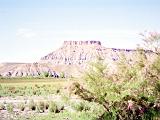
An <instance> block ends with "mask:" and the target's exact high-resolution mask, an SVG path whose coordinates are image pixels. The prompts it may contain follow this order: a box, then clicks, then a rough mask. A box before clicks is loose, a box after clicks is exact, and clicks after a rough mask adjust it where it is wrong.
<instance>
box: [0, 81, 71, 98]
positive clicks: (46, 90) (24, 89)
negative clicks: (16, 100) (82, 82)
mask: <svg viewBox="0 0 160 120" xmlns="http://www.w3.org/2000/svg"><path fill="white" fill-rule="evenodd" d="M72 81H73V80H70V79H53V78H41V79H40V78H21V79H20V78H3V79H0V96H1V97H3V96H32V95H50V94H56V93H59V92H60V91H61V89H63V88H64V87H65V86H67V85H68V84H70V83H71V82H72Z"/></svg>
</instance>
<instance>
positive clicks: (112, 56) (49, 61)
mask: <svg viewBox="0 0 160 120" xmlns="http://www.w3.org/2000/svg"><path fill="white" fill-rule="evenodd" d="M145 52H146V53H147V54H148V55H149V57H150V56H151V55H152V51H145ZM135 53H136V50H132V49H116V48H106V47H104V46H102V45H101V42H100V41H64V43H63V45H62V47H60V48H59V49H57V50H56V51H53V52H51V53H49V54H48V55H46V56H44V57H42V58H41V59H40V61H38V62H35V63H5V64H1V65H0V75H2V76H9V77H10V76H11V77H16V76H39V75H41V74H42V73H44V72H47V73H49V74H50V76H54V77H56V76H59V75H60V73H62V72H63V73H65V75H66V76H67V75H69V76H70V75H72V76H76V75H79V74H80V73H81V72H82V71H84V69H85V67H86V65H87V63H88V62H90V61H93V60H95V59H96V58H97V57H98V56H99V57H101V58H103V59H105V61H106V62H107V63H109V64H112V63H114V62H115V61H117V60H118V59H119V57H120V56H121V54H124V55H125V56H126V57H127V58H128V60H133V59H134V56H135V55H134V54H135Z"/></svg>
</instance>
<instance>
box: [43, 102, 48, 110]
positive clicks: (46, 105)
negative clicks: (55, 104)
mask: <svg viewBox="0 0 160 120" xmlns="http://www.w3.org/2000/svg"><path fill="white" fill-rule="evenodd" d="M44 104H45V106H44V108H45V109H46V110H48V109H49V103H48V102H45V103H44Z"/></svg>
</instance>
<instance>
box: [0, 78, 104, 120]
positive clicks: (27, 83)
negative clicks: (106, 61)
mask: <svg viewBox="0 0 160 120" xmlns="http://www.w3.org/2000/svg"><path fill="white" fill-rule="evenodd" d="M74 81H76V80H75V79H74V80H73V79H65V78H64V79H53V78H41V79H39V78H3V79H0V98H2V100H3V98H5V97H6V98H7V99H6V100H5V103H3V102H2V103H1V105H0V119H1V118H2V116H3V115H1V110H3V109H4V111H5V114H6V115H5V116H7V114H9V115H8V116H9V117H8V118H5V117H4V118H2V119H10V117H11V118H14V120H28V119H29V120H96V118H97V116H100V115H101V114H102V113H103V107H102V106H101V105H98V104H96V103H94V102H91V103H90V102H87V101H82V100H80V99H74V100H73V99H72V98H70V97H69V96H68V95H67V94H66V92H67V91H66V90H67V86H68V85H70V84H71V83H72V82H74ZM19 96H21V97H24V98H26V97H27V98H28V100H29V102H26V103H25V102H22V103H7V102H6V101H7V100H11V98H15V99H17V98H18V99H19ZM32 96H34V97H32ZM45 96H60V99H59V100H58V101H56V100H55V99H54V97H50V98H49V99H48V97H45ZM8 97H9V99H8ZM41 97H42V98H43V99H41ZM39 98H40V99H39ZM15 99H12V100H15ZM37 100H38V101H37ZM46 101H47V103H46ZM53 103H55V104H53ZM46 105H48V106H49V107H48V108H46ZM95 106H96V107H95ZM34 107H35V110H32V109H31V110H29V112H31V114H30V113H28V112H27V111H28V110H27V109H30V108H34ZM61 108H63V109H61ZM16 109H18V110H20V111H19V115H18V116H16V115H15V113H16V112H15V110H16ZM22 110H23V111H22ZM57 111H59V112H57ZM93 113H94V114H93Z"/></svg>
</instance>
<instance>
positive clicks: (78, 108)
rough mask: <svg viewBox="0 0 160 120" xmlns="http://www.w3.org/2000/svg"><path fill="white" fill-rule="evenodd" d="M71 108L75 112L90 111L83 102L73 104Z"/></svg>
mask: <svg viewBox="0 0 160 120" xmlns="http://www.w3.org/2000/svg"><path fill="white" fill-rule="evenodd" d="M71 106H72V107H73V109H74V110H76V111H83V110H84V111H87V110H90V107H89V106H88V105H87V104H85V103H84V102H74V103H72V104H71Z"/></svg>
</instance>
